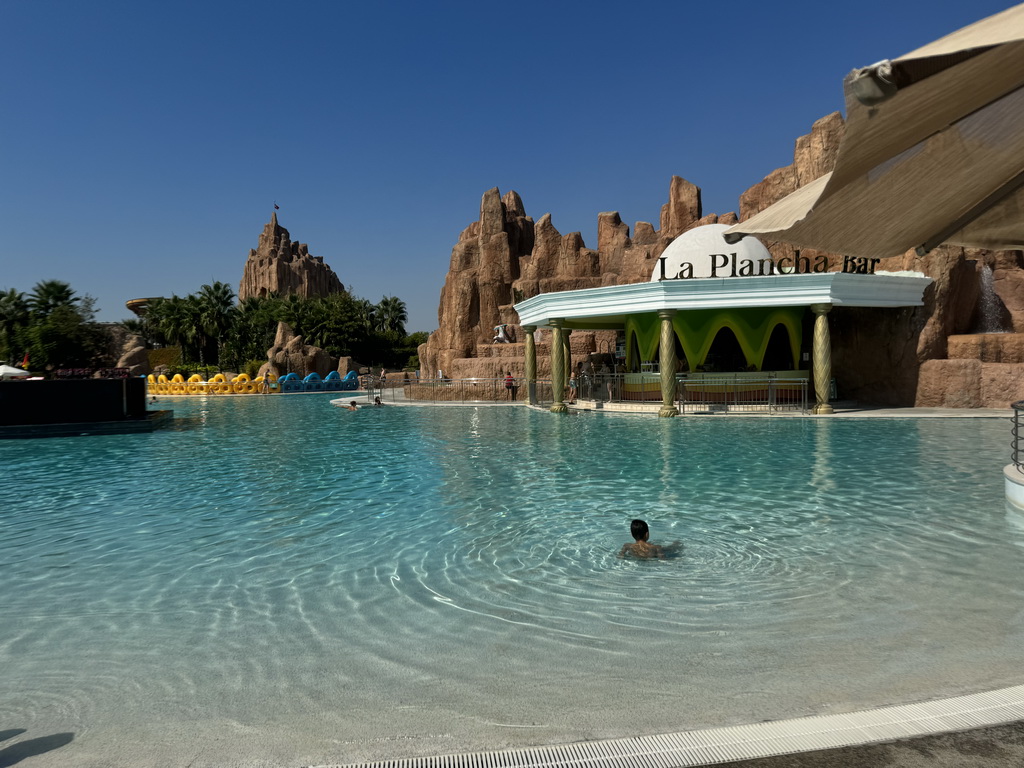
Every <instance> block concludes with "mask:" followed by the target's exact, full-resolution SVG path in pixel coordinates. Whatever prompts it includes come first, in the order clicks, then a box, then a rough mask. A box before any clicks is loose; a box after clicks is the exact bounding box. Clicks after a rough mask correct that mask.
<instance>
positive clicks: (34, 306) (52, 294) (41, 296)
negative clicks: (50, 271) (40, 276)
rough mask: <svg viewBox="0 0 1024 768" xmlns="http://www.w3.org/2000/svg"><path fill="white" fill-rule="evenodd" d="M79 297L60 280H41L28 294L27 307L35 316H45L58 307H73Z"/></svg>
mask: <svg viewBox="0 0 1024 768" xmlns="http://www.w3.org/2000/svg"><path fill="white" fill-rule="evenodd" d="M79 301H80V300H79V298H78V297H77V296H76V295H75V292H74V291H73V290H71V286H70V285H69V284H68V283H65V282H63V281H62V280H42V281H40V282H38V283H36V284H35V286H34V287H33V288H32V292H31V293H30V294H29V295H28V309H29V312H30V313H31V314H32V315H33V316H35V317H47V316H49V315H50V314H51V313H52V312H53V311H54V310H55V309H57V308H58V307H75V306H77V305H78V303H79Z"/></svg>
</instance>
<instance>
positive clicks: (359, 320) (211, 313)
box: [124, 282, 427, 371]
mask: <svg viewBox="0 0 1024 768" xmlns="http://www.w3.org/2000/svg"><path fill="white" fill-rule="evenodd" d="M281 321H284V322H286V323H288V324H289V325H290V326H291V327H292V329H293V330H294V331H295V333H296V334H298V335H300V336H302V337H303V339H304V341H305V343H307V344H312V345H313V346H317V347H321V348H323V349H324V350H325V351H326V352H327V353H328V354H329V355H331V356H333V357H343V356H350V357H354V358H355V359H357V360H359V361H361V362H364V363H367V364H381V365H387V366H389V367H397V366H404V365H407V364H409V363H410V362H412V363H413V364H416V362H415V361H413V360H411V359H410V358H412V357H413V356H414V355H415V354H416V347H417V346H418V345H419V344H422V343H423V342H424V341H426V337H427V334H426V333H414V334H412V335H411V336H409V335H407V334H406V332H405V323H406V322H407V321H408V313H407V312H406V308H405V303H404V302H403V301H402V300H401V299H398V298H396V297H394V296H385V297H384V298H382V299H381V301H380V302H379V303H377V304H373V303H371V302H369V301H367V300H366V299H361V298H357V297H355V296H353V295H352V294H350V293H348V292H347V291H345V292H342V293H337V294H333V295H331V296H327V297H323V298H310V299H304V298H300V297H299V296H295V295H291V296H287V297H285V296H279V295H277V294H274V293H271V294H269V295H267V296H265V297H250V298H248V299H246V300H245V301H243V302H241V303H240V304H236V303H235V292H234V290H232V288H231V286H229V285H227V284H226V283H221V282H214V283H212V284H211V285H204V286H202V287H201V288H200V289H199V291H198V292H197V293H193V294H191V295H189V296H185V297H180V296H172V297H171V298H169V299H158V300H155V301H153V302H152V303H151V304H150V305H149V307H148V308H147V310H146V315H145V317H142V318H140V319H138V320H129V321H125V323H124V325H125V327H126V328H128V330H129V331H131V332H133V333H137V334H139V335H140V336H142V337H143V338H144V339H145V340H146V341H147V343H148V344H151V345H161V346H178V347H180V348H181V350H182V355H181V357H182V363H183V364H185V365H188V364H194V365H193V367H196V366H199V367H206V366H216V367H219V368H224V369H231V370H236V371H237V370H242V369H243V368H245V367H246V364H247V363H250V362H252V361H261V362H262V361H266V356H267V350H268V349H269V348H270V347H271V346H273V343H274V336H275V334H276V332H277V324H278V322H281Z"/></svg>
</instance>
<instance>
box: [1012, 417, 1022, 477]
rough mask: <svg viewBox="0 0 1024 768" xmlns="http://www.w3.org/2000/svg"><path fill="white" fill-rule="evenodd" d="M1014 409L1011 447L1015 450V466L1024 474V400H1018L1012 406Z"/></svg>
mask: <svg viewBox="0 0 1024 768" xmlns="http://www.w3.org/2000/svg"><path fill="white" fill-rule="evenodd" d="M1010 407H1011V408H1013V428H1012V433H1013V442H1011V443H1010V447H1011V448H1012V449H1013V465H1014V466H1015V467H1017V470H1018V471H1019V472H1024V456H1022V455H1021V435H1022V434H1024V433H1022V431H1021V415H1020V413H1021V411H1024V400H1018V401H1017V402H1016V403H1013V404H1012V405H1011V406H1010Z"/></svg>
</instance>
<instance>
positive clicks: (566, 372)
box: [562, 328, 572, 392]
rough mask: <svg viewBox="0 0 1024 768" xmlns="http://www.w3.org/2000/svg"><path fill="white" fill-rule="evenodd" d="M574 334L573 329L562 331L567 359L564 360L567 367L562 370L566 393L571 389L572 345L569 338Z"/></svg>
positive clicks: (563, 388) (563, 389)
mask: <svg viewBox="0 0 1024 768" xmlns="http://www.w3.org/2000/svg"><path fill="white" fill-rule="evenodd" d="M571 334H572V329H571V328H563V329H562V344H563V345H564V346H565V353H564V354H565V357H563V358H562V359H563V360H564V361H565V367H564V368H563V369H562V391H563V392H566V391H568V389H569V377H570V376H571V375H572V345H571V344H570V343H569V336H570V335H571Z"/></svg>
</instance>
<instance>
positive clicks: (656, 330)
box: [626, 307, 804, 370]
mask: <svg viewBox="0 0 1024 768" xmlns="http://www.w3.org/2000/svg"><path fill="white" fill-rule="evenodd" d="M803 312H804V309H803V307H765V308H750V309H694V310H687V311H684V312H677V313H676V314H675V315H674V316H673V317H672V329H673V330H674V331H675V334H676V338H678V339H679V343H680V344H681V345H682V348H683V354H685V355H686V359H687V360H688V361H689V363H690V365H691V366H692V367H696V366H698V365H703V364H704V362H705V360H706V358H707V354H708V352H709V351H710V350H711V345H712V343H714V340H715V337H716V336H717V335H718V332H719V331H721V330H722V329H723V328H728V329H729V330H731V331H732V332H733V333H734V334H735V335H736V340H737V341H738V342H739V345H740V349H741V350H742V351H743V355H744V357H745V358H746V360H747V364H748V365H754V366H756V367H757V369H758V370H761V366H762V364H763V363H764V356H765V352H767V350H768V342H769V341H770V340H771V335H772V332H773V331H774V330H775V328H776V327H778V326H780V325H781V326H782V327H784V328H785V329H786V332H787V334H788V337H789V347H790V353H791V356H792V359H793V361H794V365H795V364H796V361H797V360H798V359H799V356H800V347H801V342H802V340H803V339H802V335H803V325H802V318H803ZM660 330H661V325H660V321H659V318H658V315H657V314H655V313H644V314H639V315H630V316H629V317H628V318H626V350H627V352H626V366H627V368H630V369H631V368H632V367H633V362H634V361H633V359H632V355H633V345H632V344H631V343H630V342H631V341H632V339H633V338H634V337H635V338H636V342H637V344H636V346H637V349H638V351H639V353H640V359H641V360H645V361H651V360H654V359H656V358H657V355H658V348H659V343H660V340H661V333H660Z"/></svg>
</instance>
